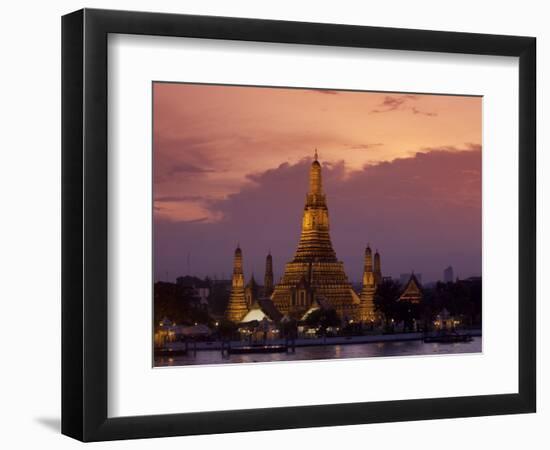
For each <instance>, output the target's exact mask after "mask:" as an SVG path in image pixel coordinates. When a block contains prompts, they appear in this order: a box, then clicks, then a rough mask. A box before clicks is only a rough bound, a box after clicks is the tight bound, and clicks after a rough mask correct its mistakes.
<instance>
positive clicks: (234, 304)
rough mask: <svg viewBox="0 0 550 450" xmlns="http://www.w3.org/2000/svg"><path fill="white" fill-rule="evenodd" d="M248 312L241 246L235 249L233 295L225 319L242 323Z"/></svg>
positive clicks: (230, 297)
mask: <svg viewBox="0 0 550 450" xmlns="http://www.w3.org/2000/svg"><path fill="white" fill-rule="evenodd" d="M247 312H248V307H247V305H246V299H245V295H244V274H243V252H242V250H241V248H240V246H239V245H237V248H236V249H235V258H234V260H233V279H232V281H231V295H230V296H229V303H228V305H227V309H226V311H225V317H226V318H227V319H229V320H231V321H232V322H240V321H241V320H242V319H243V317H244V316H245V315H246V313H247Z"/></svg>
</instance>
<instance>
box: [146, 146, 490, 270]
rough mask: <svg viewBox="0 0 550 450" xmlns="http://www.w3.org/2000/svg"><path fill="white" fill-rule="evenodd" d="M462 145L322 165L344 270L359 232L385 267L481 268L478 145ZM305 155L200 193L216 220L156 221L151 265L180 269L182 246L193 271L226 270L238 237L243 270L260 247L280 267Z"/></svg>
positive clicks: (358, 264) (294, 228)
mask: <svg viewBox="0 0 550 450" xmlns="http://www.w3.org/2000/svg"><path fill="white" fill-rule="evenodd" d="M467 148H468V149H467V150H463V151H460V150H456V149H450V148H445V147H443V148H441V149H431V150H430V151H427V152H419V153H416V154H415V155H414V156H413V157H411V158H401V159H396V160H394V161H392V162H385V163H381V164H376V165H369V166H365V167H364V168H363V169H362V170H357V171H352V172H347V171H346V170H345V167H344V164H343V163H335V164H330V165H329V164H324V165H323V184H324V188H325V192H326V194H327V202H328V207H329V211H330V220H331V235H332V240H333V244H334V247H335V250H336V252H337V255H338V257H339V259H341V260H343V261H344V263H345V267H346V270H347V272H348V275H349V276H350V278H351V279H353V280H359V279H360V275H361V268H362V253H363V247H364V246H365V245H366V243H367V242H370V243H371V245H372V246H374V247H376V248H378V249H379V250H380V252H381V255H382V264H383V270H384V272H385V273H386V274H391V275H398V274H399V273H401V272H407V271H410V270H413V269H414V270H415V271H416V272H420V273H423V278H424V280H431V279H437V278H438V277H440V272H441V271H442V270H443V268H445V267H446V266H447V265H449V264H452V265H453V266H454V268H455V272H457V273H458V275H459V276H469V275H472V274H479V273H480V272H481V153H480V152H479V150H476V149H471V148H470V147H467ZM310 162H311V160H303V161H301V162H300V163H298V164H288V163H285V164H281V165H279V166H278V167H276V168H274V169H271V170H267V171H265V172H261V173H255V174H250V175H249V176H248V179H249V183H248V184H247V185H246V186H244V187H243V188H242V189H241V190H240V191H239V192H238V193H235V194H232V195H230V196H228V197H227V198H226V199H224V200H219V201H215V202H209V203H208V207H209V208H212V209H215V212H216V213H217V214H220V217H222V219H221V220H220V221H219V222H213V223H206V221H203V222H201V221H200V219H199V221H196V220H195V221H192V222H187V223H182V222H158V223H156V225H155V235H156V237H155V244H156V246H155V258H156V263H155V268H156V273H157V275H160V274H164V273H166V272H169V273H171V274H172V275H173V276H175V275H178V274H181V270H183V268H185V267H186V261H184V260H185V258H186V255H187V254H190V255H191V258H192V261H193V263H192V271H193V272H194V273H195V274H197V275H202V276H204V275H207V274H208V275H211V276H214V275H216V276H218V277H221V276H222V275H223V274H225V275H226V276H228V274H230V272H231V261H232V254H233V250H234V246H235V242H237V241H239V242H240V243H241V248H242V249H243V252H244V261H245V271H246V273H247V276H250V273H251V272H252V271H254V272H255V273H256V274H262V273H263V265H264V260H265V255H266V253H267V251H268V249H269V248H271V251H272V254H273V257H274V262H275V268H276V272H277V276H280V275H281V272H282V270H283V264H284V263H285V262H287V261H288V260H289V259H290V258H291V257H292V255H293V253H294V250H295V246H296V243H297V241H298V238H299V234H300V224H301V216H302V211H303V205H304V200H305V194H306V191H307V185H308V178H307V177H308V171H309V165H310ZM182 255H183V256H182Z"/></svg>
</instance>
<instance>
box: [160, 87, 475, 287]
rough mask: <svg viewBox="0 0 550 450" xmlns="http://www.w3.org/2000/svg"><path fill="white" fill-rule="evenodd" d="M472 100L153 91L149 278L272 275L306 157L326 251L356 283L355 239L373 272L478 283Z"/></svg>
mask: <svg viewBox="0 0 550 450" xmlns="http://www.w3.org/2000/svg"><path fill="white" fill-rule="evenodd" d="M481 107H482V99H481V98H480V97H460V96H443V95H418V94H405V93H371V92H348V91H334V90H319V89H280V88H279V89H278V88H261V87H237V86H213V85H196V84H173V83H154V85H153V124H154V125H153V128H154V129H153V145H154V148H153V155H154V223H155V232H154V246H155V279H157V280H158V279H160V280H166V279H167V280H174V279H175V278H176V277H177V276H179V275H184V274H187V273H189V272H190V274H192V275H196V276H201V277H203V276H205V275H209V276H211V277H217V278H221V277H226V278H227V277H229V276H230V273H231V270H232V266H231V264H232V253H233V250H234V247H235V245H236V243H237V242H240V244H241V247H242V249H243V255H244V266H245V275H246V276H247V278H248V277H249V276H250V275H251V273H252V272H254V274H255V276H256V278H259V279H263V270H264V259H265V254H266V253H267V251H268V250H269V249H271V252H272V254H273V258H274V269H275V277H276V279H278V277H279V276H280V275H281V274H282V270H283V265H284V263H285V262H287V261H288V260H289V259H291V258H292V255H293V253H294V250H295V247H296V244H297V242H298V238H299V235H300V223H301V215H302V210H303V203H304V199H305V194H306V191H307V181H308V180H307V176H308V168H309V164H310V163H311V158H312V156H313V152H314V149H315V148H317V149H318V152H319V159H320V162H321V163H322V165H323V177H324V188H325V193H326V194H327V202H328V207H329V214H330V220H331V236H332V241H333V245H334V248H335V250H336V254H337V256H338V258H339V259H341V260H342V261H344V264H345V268H346V271H347V273H348V275H349V277H350V279H351V280H352V281H356V280H359V279H360V274H361V270H362V255H363V249H364V247H365V245H366V243H367V242H370V243H371V246H372V247H373V248H378V249H379V251H380V253H381V255H382V271H383V272H384V275H393V276H398V275H399V274H400V273H403V272H410V271H411V270H414V271H415V272H417V273H422V274H423V275H422V276H423V280H425V281H430V280H436V279H439V278H441V276H442V271H443V269H444V268H445V267H446V266H447V265H449V264H450V265H453V267H454V269H455V273H456V274H458V275H459V276H462V277H466V276H471V275H479V274H480V273H481V142H482V121H481Z"/></svg>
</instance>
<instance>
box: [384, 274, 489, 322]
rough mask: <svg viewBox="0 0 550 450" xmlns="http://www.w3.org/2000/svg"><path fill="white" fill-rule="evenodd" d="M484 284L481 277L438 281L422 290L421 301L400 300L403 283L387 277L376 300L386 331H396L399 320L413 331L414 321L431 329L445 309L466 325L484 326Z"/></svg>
mask: <svg viewBox="0 0 550 450" xmlns="http://www.w3.org/2000/svg"><path fill="white" fill-rule="evenodd" d="M481 288H482V284H481V279H468V280H457V281H456V282H449V283H443V282H438V283H437V284H436V285H435V286H434V287H433V288H428V289H423V290H422V294H423V296H422V301H421V302H420V303H411V302H409V301H402V300H399V297H400V295H401V293H402V289H403V288H402V286H401V285H400V284H399V283H398V282H396V281H394V280H391V279H388V280H384V281H383V282H382V283H381V284H380V285H379V286H378V288H377V290H376V293H375V296H374V304H375V308H376V311H378V312H379V313H381V314H382V316H383V318H384V326H385V328H386V330H387V331H393V330H394V328H395V326H396V325H397V324H399V323H402V324H403V326H404V329H405V330H409V331H412V330H414V329H415V322H416V325H417V327H416V328H421V329H424V330H426V329H431V328H432V324H433V321H434V319H435V318H436V316H437V315H438V314H439V313H441V312H442V311H443V310H444V309H446V310H447V311H448V312H449V314H450V315H451V316H454V317H458V318H460V319H461V323H462V325H463V326H481V319H482V318H481Z"/></svg>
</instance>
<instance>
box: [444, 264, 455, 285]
mask: <svg viewBox="0 0 550 450" xmlns="http://www.w3.org/2000/svg"><path fill="white" fill-rule="evenodd" d="M454 279H455V274H454V271H453V266H449V267H447V268H446V269H445V270H444V271H443V281H444V282H445V283H451V282H453V281H454Z"/></svg>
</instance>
